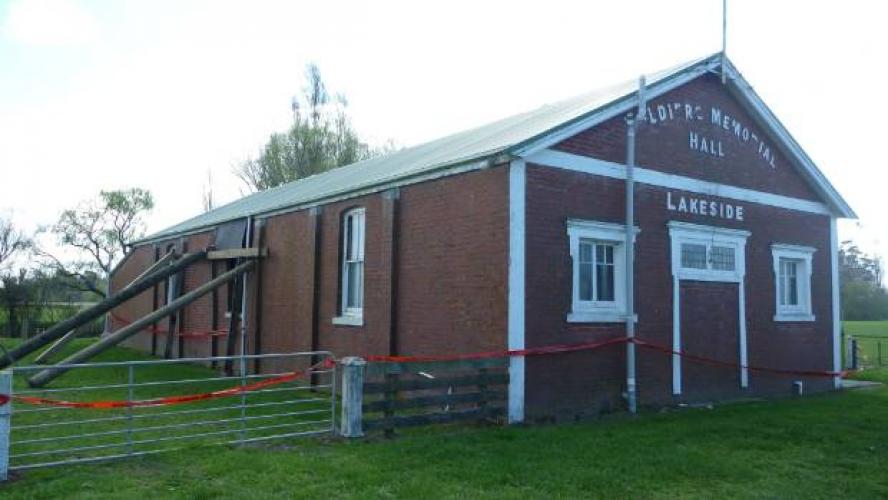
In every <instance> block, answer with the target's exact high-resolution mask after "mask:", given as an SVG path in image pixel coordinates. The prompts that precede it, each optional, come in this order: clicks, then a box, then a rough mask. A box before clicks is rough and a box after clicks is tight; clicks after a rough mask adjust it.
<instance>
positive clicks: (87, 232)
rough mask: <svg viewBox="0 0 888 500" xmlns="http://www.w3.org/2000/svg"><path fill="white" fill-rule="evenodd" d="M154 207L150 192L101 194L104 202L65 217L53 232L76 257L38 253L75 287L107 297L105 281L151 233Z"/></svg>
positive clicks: (45, 251) (85, 205)
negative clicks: (146, 219)
mask: <svg viewBox="0 0 888 500" xmlns="http://www.w3.org/2000/svg"><path fill="white" fill-rule="evenodd" d="M152 208H154V199H153V197H152V196H151V193H150V192H149V191H147V190H144V189H139V188H132V189H124V190H117V191H101V192H100V193H99V196H98V198H96V199H93V200H89V201H86V202H84V203H81V204H80V205H79V206H78V207H77V208H73V209H69V210H65V211H64V212H62V215H61V216H60V217H59V220H58V222H56V223H55V225H53V226H52V228H51V229H50V232H51V233H52V234H53V235H54V236H55V238H56V242H57V243H58V245H60V246H61V247H62V248H63V249H65V250H66V252H65V253H66V254H70V255H72V257H71V258H69V259H65V258H61V257H59V256H57V255H56V254H55V253H53V252H51V251H49V250H48V249H46V247H45V246H44V247H38V248H37V249H36V253H37V255H38V256H39V257H41V258H42V259H43V261H44V263H45V264H46V265H47V266H48V267H49V268H50V269H51V270H53V271H54V272H56V273H57V274H58V275H59V276H61V277H64V278H67V279H68V280H69V281H68V282H69V283H70V285H71V286H72V287H73V288H75V289H77V290H82V291H89V292H92V293H94V294H96V295H98V296H100V297H105V295H106V293H105V290H104V286H102V284H103V282H104V280H107V279H108V277H109V275H110V274H111V270H112V269H113V268H114V265H115V264H117V262H118V261H119V260H120V258H121V257H123V255H125V254H126V252H127V250H128V248H129V245H130V244H131V243H132V242H133V241H135V240H136V239H138V238H140V237H141V236H143V235H144V234H145V222H144V216H145V215H146V214H147V213H148V212H149V211H150V210H151V209H152Z"/></svg>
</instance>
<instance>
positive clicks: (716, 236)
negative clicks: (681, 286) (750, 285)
mask: <svg viewBox="0 0 888 500" xmlns="http://www.w3.org/2000/svg"><path fill="white" fill-rule="evenodd" d="M749 234H750V233H749V231H744V230H740V229H728V228H722V227H712V226H701V225H698V224H689V223H686V222H676V221H672V222H670V223H669V235H670V238H671V240H672V273H673V274H674V275H677V276H678V277H679V279H686V280H698V281H729V282H730V281H741V280H742V279H743V276H744V274H745V273H746V266H745V264H744V263H745V261H746V257H745V252H746V239H747V238H748V237H749Z"/></svg>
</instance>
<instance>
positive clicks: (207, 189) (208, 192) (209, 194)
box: [200, 170, 216, 212]
mask: <svg viewBox="0 0 888 500" xmlns="http://www.w3.org/2000/svg"><path fill="white" fill-rule="evenodd" d="M200 201H201V205H202V206H203V211H204V212H209V211H210V210H212V209H214V208H216V197H215V196H214V195H213V171H212V170H207V182H206V184H204V185H203V191H202V193H201V200H200Z"/></svg>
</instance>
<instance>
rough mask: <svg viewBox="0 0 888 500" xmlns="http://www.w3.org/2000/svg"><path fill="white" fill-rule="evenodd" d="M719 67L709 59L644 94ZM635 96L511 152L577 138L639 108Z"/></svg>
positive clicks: (656, 92) (659, 91) (653, 93)
mask: <svg viewBox="0 0 888 500" xmlns="http://www.w3.org/2000/svg"><path fill="white" fill-rule="evenodd" d="M710 59H711V58H710ZM720 64H721V60H720V59H715V60H708V61H706V62H704V63H703V64H700V65H699V66H696V67H691V68H689V69H686V70H685V72H684V73H679V74H676V75H671V76H667V77H666V78H664V79H662V80H660V81H659V82H655V83H652V84H650V85H647V86H646V87H645V95H646V96H647V99H649V100H650V99H652V98H654V97H656V96H658V95H661V94H665V93H666V92H669V91H670V90H673V89H675V88H677V87H680V86H682V85H684V84H686V83H688V82H690V81H692V80H694V79H695V78H697V77H698V76H700V75H702V74H704V73H707V72H709V71H712V70H715V69H716V68H717V67H719V66H720ZM634 95H635V94H634V93H633V94H629V95H627V96H625V97H622V98H620V99H618V100H616V101H613V102H612V103H611V104H608V105H606V106H604V107H602V108H600V109H599V110H597V111H595V112H593V113H592V114H590V115H588V116H586V117H585V118H583V119H581V120H579V121H577V122H576V123H573V124H571V125H568V126H565V127H561V128H557V129H555V130H554V131H552V132H551V133H548V134H546V135H544V136H542V137H539V138H537V139H533V140H531V141H528V142H526V143H525V144H523V145H519V146H518V147H517V148H515V149H514V150H513V151H512V152H513V153H514V154H516V155H518V156H530V155H533V154H534V153H536V152H539V151H542V150H544V149H546V148H548V147H550V146H553V145H555V144H558V143H559V142H561V141H563V140H564V139H567V138H568V137H572V136H574V135H577V134H578V133H580V132H582V131H584V130H586V129H588V128H590V127H594V126H595V125H598V124H600V123H602V122H605V121H607V120H610V119H611V118H613V117H615V116H619V115H621V114H624V113H628V112H629V111H631V110H633V109H635V108H637V107H638V102H636V100H635V99H633V98H632V97H633V96H634Z"/></svg>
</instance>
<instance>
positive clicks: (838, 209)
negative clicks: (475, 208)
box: [512, 55, 857, 219]
mask: <svg viewBox="0 0 888 500" xmlns="http://www.w3.org/2000/svg"><path fill="white" fill-rule="evenodd" d="M722 64H724V67H725V71H726V73H727V75H728V85H729V88H731V89H732V90H735V91H736V93H737V95H738V97H740V99H738V100H739V101H740V103H741V105H744V107H746V108H747V111H749V112H750V113H752V114H753V116H754V117H757V118H758V119H759V120H761V122H762V123H763V124H764V128H766V129H767V132H770V133H771V134H772V135H773V136H774V137H776V138H777V140H778V141H779V142H780V144H781V145H782V146H783V147H784V148H785V150H786V151H788V152H789V153H790V156H791V160H794V161H793V162H792V163H793V164H794V165H798V167H800V168H798V169H797V170H800V173H801V174H802V176H803V177H804V178H805V179H807V180H808V181H809V182H810V183H811V184H812V186H813V187H814V189H815V190H816V191H817V192H818V194H820V195H821V196H822V197H823V198H824V199H825V200H827V202H828V204H829V206H830V208H831V210H830V211H829V213H830V214H831V215H836V216H838V217H845V218H852V219H856V218H857V214H855V213H854V210H852V209H851V207H850V206H849V205H848V203H847V202H846V201H845V200H844V199H843V198H842V196H841V195H840V194H839V192H838V191H837V190H836V188H835V187H833V185H832V184H830V182H829V181H828V180H827V179H826V176H824V175H823V173H822V172H821V171H820V169H818V168H817V166H816V165H815V164H814V162H813V161H812V160H811V158H810V157H809V156H808V155H807V154H806V153H805V151H804V150H803V149H802V148H801V146H799V144H798V143H797V142H796V141H795V139H793V137H792V135H790V133H789V131H788V130H786V128H785V127H784V126H783V124H781V123H780V121H779V120H778V119H777V117H776V116H775V115H774V113H772V112H771V110H770V109H768V107H767V106H766V105H765V103H764V102H763V101H762V100H761V98H759V96H758V94H756V93H755V91H754V90H752V86H751V85H749V83H748V82H746V80H744V79H743V77H742V76H741V75H740V73H739V72H738V71H737V69H736V68H735V67H734V66H733V64H731V62H730V61H729V60H728V59H727V57H723V56H722V55H719V57H710V58H708V59H706V60H704V61H702V62H701V63H699V64H698V65H696V66H691V67H690V68H687V69H685V70H683V71H682V72H679V73H677V74H675V75H672V76H667V77H666V78H664V79H662V80H660V81H659V82H656V83H653V84H651V85H648V86H646V87H645V97H646V99H647V100H652V99H655V98H657V97H659V96H661V95H663V94H665V93H667V92H669V91H671V90H673V89H675V88H677V87H679V86H681V85H684V84H686V83H688V82H690V81H692V80H694V79H696V78H697V77H699V76H700V75H703V74H705V73H707V72H709V71H716V70H718V71H721V68H722ZM634 95H635V94H629V95H627V96H624V97H622V98H620V99H618V100H616V101H614V102H612V103H611V104H609V105H606V106H604V107H602V108H600V109H598V110H597V111H595V112H593V113H591V114H589V115H588V116H586V117H585V118H583V119H581V120H578V121H576V122H575V123H573V124H570V125H567V126H564V127H561V128H557V129H555V130H553V131H552V132H550V133H548V134H545V135H543V136H541V137H539V138H536V139H531V140H530V141H528V142H526V143H524V144H519V145H517V147H515V148H514V149H512V152H513V153H514V154H516V155H518V156H522V157H530V156H532V155H534V154H537V153H539V152H541V151H544V150H546V149H547V148H549V147H550V146H553V145H555V144H557V143H559V142H561V141H563V140H564V139H567V138H568V137H571V136H574V135H576V134H578V133H580V132H582V131H584V130H586V129H589V128H591V127H594V126H596V125H599V124H601V123H603V122H605V121H607V120H609V119H611V118H614V117H616V116H620V115H621V114H625V113H628V112H629V111H631V110H632V109H634V108H635V107H636V106H637V105H638V103H637V102H636V100H635V99H633V96H634Z"/></svg>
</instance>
